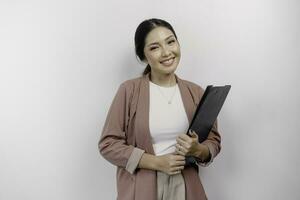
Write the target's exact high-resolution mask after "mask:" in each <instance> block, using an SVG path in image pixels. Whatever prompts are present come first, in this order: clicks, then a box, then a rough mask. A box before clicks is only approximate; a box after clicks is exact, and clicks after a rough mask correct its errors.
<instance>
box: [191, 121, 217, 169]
mask: <svg viewBox="0 0 300 200" xmlns="http://www.w3.org/2000/svg"><path fill="white" fill-rule="evenodd" d="M202 144H204V145H206V146H207V147H208V150H209V154H210V156H209V159H208V160H206V161H201V160H200V159H197V158H196V160H197V164H198V165H200V166H202V167H207V166H209V165H210V164H211V163H212V162H213V160H214V158H215V157H216V156H217V155H218V154H219V152H220V151H221V136H220V133H219V131H218V123H217V121H216V122H215V123H214V125H213V127H212V129H211V131H210V132H209V134H208V137H207V139H206V140H204V141H203V142H202Z"/></svg>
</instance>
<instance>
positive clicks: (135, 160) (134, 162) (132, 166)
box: [125, 147, 145, 174]
mask: <svg viewBox="0 0 300 200" xmlns="http://www.w3.org/2000/svg"><path fill="white" fill-rule="evenodd" d="M144 152H145V151H144V150H142V149H139V148H136V147H135V148H134V149H133V151H132V153H131V155H130V157H129V159H128V161H127V164H126V168H125V169H126V170H127V171H128V172H129V173H130V174H133V173H134V172H135V170H136V168H137V166H138V164H139V162H140V159H141V158H142V155H143V153H144Z"/></svg>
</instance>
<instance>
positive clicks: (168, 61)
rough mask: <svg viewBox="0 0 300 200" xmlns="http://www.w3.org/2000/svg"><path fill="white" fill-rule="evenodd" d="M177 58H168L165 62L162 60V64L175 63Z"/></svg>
mask: <svg viewBox="0 0 300 200" xmlns="http://www.w3.org/2000/svg"><path fill="white" fill-rule="evenodd" d="M174 60H175V58H170V59H169V60H166V61H163V62H160V63H161V64H163V65H165V66H170V65H172V64H173V62H174Z"/></svg>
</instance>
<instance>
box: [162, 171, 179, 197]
mask: <svg viewBox="0 0 300 200" xmlns="http://www.w3.org/2000/svg"><path fill="white" fill-rule="evenodd" d="M157 200H185V184H184V179H183V176H182V174H181V173H180V174H175V175H168V174H165V173H163V172H160V171H157Z"/></svg>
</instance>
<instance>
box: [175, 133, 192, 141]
mask: <svg viewBox="0 0 300 200" xmlns="http://www.w3.org/2000/svg"><path fill="white" fill-rule="evenodd" d="M177 138H179V139H181V140H183V141H187V140H189V139H190V137H189V136H188V135H187V134H180V135H178V136H177Z"/></svg>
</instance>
